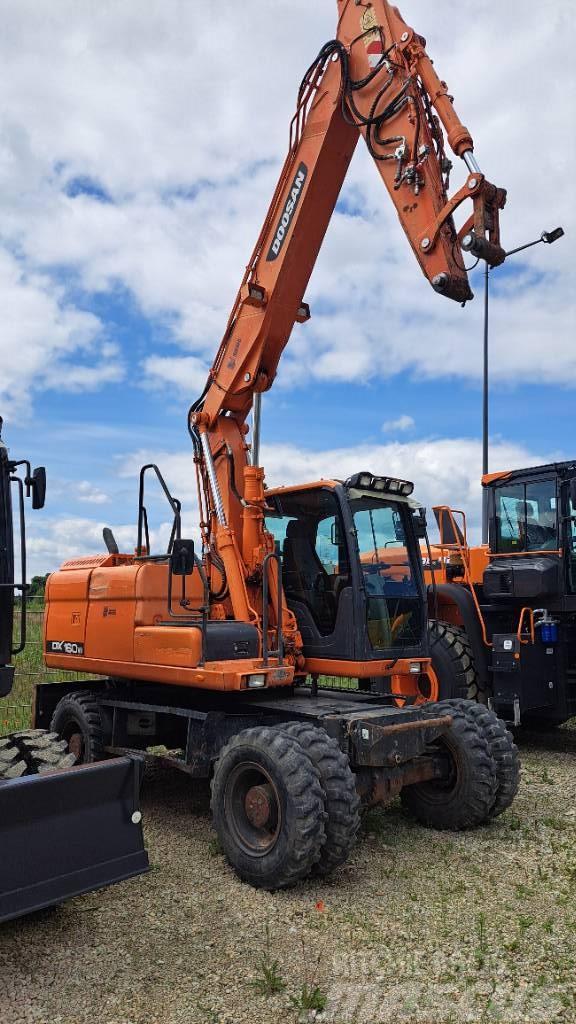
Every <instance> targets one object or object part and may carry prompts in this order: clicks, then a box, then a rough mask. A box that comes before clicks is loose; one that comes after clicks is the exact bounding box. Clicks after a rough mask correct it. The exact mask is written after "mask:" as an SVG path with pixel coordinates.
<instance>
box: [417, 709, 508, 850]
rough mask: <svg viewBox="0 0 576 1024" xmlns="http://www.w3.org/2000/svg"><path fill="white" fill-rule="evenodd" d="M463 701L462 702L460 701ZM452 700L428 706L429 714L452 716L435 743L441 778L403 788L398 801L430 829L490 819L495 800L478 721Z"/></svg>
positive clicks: (491, 770)
mask: <svg viewBox="0 0 576 1024" xmlns="http://www.w3.org/2000/svg"><path fill="white" fill-rule="evenodd" d="M463 703H465V702H463ZM459 705H460V702H456V701H442V702H441V703H439V704H430V705H429V706H428V707H427V708H426V713H427V714H429V715H430V716H431V717H433V718H438V717H443V716H448V715H450V716H451V717H452V725H451V727H450V729H448V731H447V732H445V733H444V734H443V735H442V736H440V737H439V738H438V739H437V740H436V741H435V743H434V747H435V749H436V751H437V752H438V753H439V754H440V755H441V757H442V759H443V760H444V762H445V776H444V778H442V779H433V780H431V781H429V782H420V783H416V784H414V785H412V786H405V787H404V789H403V790H402V792H401V794H400V796H401V800H402V803H403V804H404V806H405V807H406V809H407V810H408V811H410V813H411V814H413V815H414V817H415V818H417V819H418V821H420V822H421V823H422V824H423V825H426V826H427V827H428V828H435V829H440V830H452V831H462V830H464V829H468V828H475V827H476V826H478V825H482V824H484V823H485V822H487V821H489V819H490V817H491V816H492V808H493V807H494V803H495V800H496V794H497V790H498V780H497V771H496V763H495V761H494V758H493V757H492V754H491V752H490V747H489V744H488V741H487V739H486V736H485V734H484V730H483V727H482V726H481V724H480V723H479V722H478V721H477V720H476V719H475V718H474V717H473V716H471V715H468V714H467V713H466V711H464V710H463V708H462V707H461V706H459Z"/></svg>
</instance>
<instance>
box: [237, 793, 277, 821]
mask: <svg viewBox="0 0 576 1024" xmlns="http://www.w3.org/2000/svg"><path fill="white" fill-rule="evenodd" d="M274 806H275V801H274V794H273V793H272V791H271V787H270V786H269V785H264V786H252V787H251V788H250V789H249V790H248V792H247V793H246V796H245V798H244V810H245V811H246V817H247V818H248V821H249V822H250V824H251V825H253V826H254V828H266V827H267V826H269V825H270V823H271V821H272V816H273V808H274Z"/></svg>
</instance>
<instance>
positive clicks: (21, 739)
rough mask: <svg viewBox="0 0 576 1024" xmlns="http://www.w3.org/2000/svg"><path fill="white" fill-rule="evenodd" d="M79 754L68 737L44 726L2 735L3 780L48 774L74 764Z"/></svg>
mask: <svg viewBox="0 0 576 1024" xmlns="http://www.w3.org/2000/svg"><path fill="white" fill-rule="evenodd" d="M75 763H76V758H75V757H74V756H73V754H70V753H69V752H68V746H67V744H66V742H65V740H61V739H60V737H59V736H57V735H56V734H55V733H53V732H46V731H45V730H44V729H23V730H21V731H19V732H14V733H11V734H10V735H9V736H4V737H3V738H2V739H0V780H3V781H6V780H9V779H21V778H22V777H23V776H25V775H47V774H49V773H50V772H55V771H62V770H63V769H65V768H72V766H73V765H74V764H75Z"/></svg>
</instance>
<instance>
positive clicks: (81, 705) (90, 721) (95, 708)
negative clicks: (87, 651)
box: [50, 690, 104, 764]
mask: <svg viewBox="0 0 576 1024" xmlns="http://www.w3.org/2000/svg"><path fill="white" fill-rule="evenodd" d="M50 728H51V730H52V731H53V732H56V733H58V735H59V736H60V737H61V738H62V739H63V740H65V741H66V744H67V748H68V750H69V752H70V753H71V754H74V756H75V758H76V760H77V761H78V763H79V764H90V763H92V762H93V761H101V760H102V758H103V757H104V728H103V724H102V712H101V710H100V705H99V704H98V701H97V700H96V698H95V696H94V694H92V693H90V691H89V690H86V691H85V690H77V691H74V692H73V693H68V694H66V696H65V697H62V700H60V701H59V702H58V704H57V705H56V708H55V710H54V714H53V715H52V721H51V722H50Z"/></svg>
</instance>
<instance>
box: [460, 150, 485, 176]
mask: <svg viewBox="0 0 576 1024" xmlns="http://www.w3.org/2000/svg"><path fill="white" fill-rule="evenodd" d="M462 159H463V161H464V163H465V164H466V167H467V168H468V170H469V171H470V174H482V171H481V170H480V164H479V163H478V161H477V159H476V157H475V156H474V153H473V152H472V150H471V149H467V150H466V152H465V153H462Z"/></svg>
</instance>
